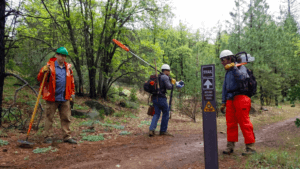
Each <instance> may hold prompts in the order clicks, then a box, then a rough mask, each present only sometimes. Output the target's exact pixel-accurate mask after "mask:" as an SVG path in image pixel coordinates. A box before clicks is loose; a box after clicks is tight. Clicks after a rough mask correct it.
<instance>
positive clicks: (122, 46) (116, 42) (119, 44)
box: [113, 39, 129, 52]
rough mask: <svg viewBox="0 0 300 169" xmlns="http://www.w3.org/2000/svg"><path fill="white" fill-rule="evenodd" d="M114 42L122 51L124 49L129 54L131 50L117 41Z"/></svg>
mask: <svg viewBox="0 0 300 169" xmlns="http://www.w3.org/2000/svg"><path fill="white" fill-rule="evenodd" d="M113 42H115V44H117V45H118V46H120V47H121V48H122V49H124V50H126V51H127V52H129V49H128V48H127V47H126V46H125V45H123V44H122V43H121V42H119V41H117V40H116V39H113Z"/></svg>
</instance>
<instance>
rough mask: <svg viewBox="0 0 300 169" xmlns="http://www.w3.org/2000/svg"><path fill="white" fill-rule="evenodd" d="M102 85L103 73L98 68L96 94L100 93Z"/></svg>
mask: <svg viewBox="0 0 300 169" xmlns="http://www.w3.org/2000/svg"><path fill="white" fill-rule="evenodd" d="M102 87H103V75H102V71H101V68H100V70H99V81H98V88H97V95H100V96H101V94H102Z"/></svg>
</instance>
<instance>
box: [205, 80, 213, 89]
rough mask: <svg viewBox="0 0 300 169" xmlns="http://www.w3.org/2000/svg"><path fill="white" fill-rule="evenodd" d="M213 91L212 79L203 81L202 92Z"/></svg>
mask: <svg viewBox="0 0 300 169" xmlns="http://www.w3.org/2000/svg"><path fill="white" fill-rule="evenodd" d="M209 89H214V84H213V79H203V90H209Z"/></svg>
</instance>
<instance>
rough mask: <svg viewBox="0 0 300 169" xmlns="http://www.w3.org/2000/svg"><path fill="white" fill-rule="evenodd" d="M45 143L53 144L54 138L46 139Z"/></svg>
mask: <svg viewBox="0 0 300 169" xmlns="http://www.w3.org/2000/svg"><path fill="white" fill-rule="evenodd" d="M44 143H46V144H52V138H50V137H48V138H45V140H44Z"/></svg>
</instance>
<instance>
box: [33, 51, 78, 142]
mask: <svg viewBox="0 0 300 169" xmlns="http://www.w3.org/2000/svg"><path fill="white" fill-rule="evenodd" d="M67 56H68V51H67V49H66V48H65V47H60V48H58V49H57V51H56V57H53V58H51V59H50V60H49V61H48V63H47V65H45V66H44V67H42V68H41V70H40V72H39V74H38V76H37V80H38V81H39V82H40V84H42V81H43V77H44V74H45V73H46V72H49V74H48V77H47V78H46V80H45V84H44V88H43V90H42V94H43V99H44V100H45V101H46V119H45V130H44V133H43V134H44V137H45V141H44V142H45V143H52V139H53V138H52V132H51V131H50V130H51V129H52V123H53V117H54V114H55V112H56V110H57V109H58V110H59V116H60V119H61V128H62V131H63V133H64V138H63V139H64V142H68V143H71V144H77V142H76V141H75V140H73V139H72V138H71V135H70V134H71V131H70V123H71V120H70V117H71V108H70V101H73V100H74V99H75V84H74V77H73V71H72V69H71V64H69V63H67V62H65V60H66V57H67Z"/></svg>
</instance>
